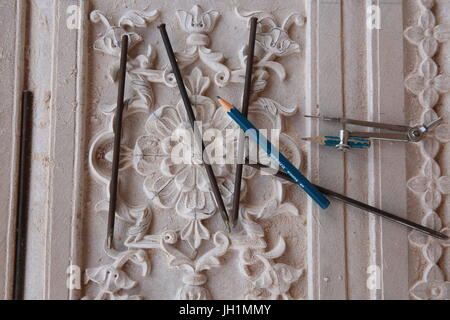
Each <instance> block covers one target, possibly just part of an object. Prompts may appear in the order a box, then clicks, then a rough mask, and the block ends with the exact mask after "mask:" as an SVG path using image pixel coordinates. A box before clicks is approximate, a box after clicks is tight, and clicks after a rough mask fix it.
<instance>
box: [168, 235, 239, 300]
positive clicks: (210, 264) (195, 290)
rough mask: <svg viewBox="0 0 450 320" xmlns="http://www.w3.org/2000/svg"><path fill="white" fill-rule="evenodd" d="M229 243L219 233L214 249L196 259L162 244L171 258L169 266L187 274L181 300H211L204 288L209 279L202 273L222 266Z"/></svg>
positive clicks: (215, 238)
mask: <svg viewBox="0 0 450 320" xmlns="http://www.w3.org/2000/svg"><path fill="white" fill-rule="evenodd" d="M229 243H230V242H229V240H228V238H227V236H226V235H225V234H223V233H221V232H218V233H216V234H215V235H214V248H212V249H211V250H209V251H208V252H206V253H205V254H204V255H202V256H200V257H198V258H196V257H188V256H187V255H185V254H183V253H182V252H181V251H179V250H178V249H176V248H175V247H173V246H172V245H171V244H168V243H166V242H164V241H162V242H161V247H162V249H163V251H164V252H165V253H166V254H167V255H168V256H169V266H170V267H172V268H177V269H182V270H183V271H184V272H185V276H184V277H183V283H184V287H183V288H181V289H180V290H179V292H178V293H177V298H178V299H179V300H207V299H210V298H211V296H210V294H209V291H208V290H207V289H206V288H204V287H203V285H205V284H206V282H207V277H206V276H205V275H204V274H202V272H203V271H206V270H209V269H211V268H214V267H218V266H220V261H219V257H221V256H223V255H224V254H225V253H226V251H227V249H228V246H229Z"/></svg>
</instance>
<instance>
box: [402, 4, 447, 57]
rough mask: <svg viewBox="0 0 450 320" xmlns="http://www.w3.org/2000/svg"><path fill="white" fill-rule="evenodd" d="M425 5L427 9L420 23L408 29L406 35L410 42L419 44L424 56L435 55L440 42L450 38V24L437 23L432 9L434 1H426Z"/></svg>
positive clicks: (421, 16)
mask: <svg viewBox="0 0 450 320" xmlns="http://www.w3.org/2000/svg"><path fill="white" fill-rule="evenodd" d="M422 3H424V2H422ZM425 6H426V7H427V9H425V10H423V11H422V13H421V15H420V18H419V25H418V26H412V27H409V28H408V29H406V30H405V37H406V39H408V41H409V42H411V43H413V44H415V45H418V46H419V49H420V53H421V55H422V56H423V57H433V56H434V55H435V54H436V52H437V50H438V47H439V42H445V41H448V40H449V39H450V25H436V18H435V17H434V14H433V12H432V11H431V10H430V8H431V7H432V3H431V2H430V3H426V4H425Z"/></svg>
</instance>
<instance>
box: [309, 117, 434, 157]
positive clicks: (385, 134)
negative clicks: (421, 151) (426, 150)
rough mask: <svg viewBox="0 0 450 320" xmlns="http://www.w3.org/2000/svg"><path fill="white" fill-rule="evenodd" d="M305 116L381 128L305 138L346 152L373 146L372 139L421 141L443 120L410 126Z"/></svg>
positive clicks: (342, 131)
mask: <svg viewBox="0 0 450 320" xmlns="http://www.w3.org/2000/svg"><path fill="white" fill-rule="evenodd" d="M305 117H306V118H313V119H318V120H320V121H332V122H337V123H341V124H343V125H347V124H349V125H355V126H360V127H367V128H375V129H380V132H369V131H366V132H364V131H362V132H358V131H350V130H347V129H342V130H341V131H340V133H339V136H338V137H337V136H318V137H311V138H304V139H303V140H305V141H310V142H314V143H318V144H320V145H324V146H328V147H335V148H336V149H338V150H340V151H344V152H346V151H348V150H351V149H367V148H369V147H370V146H371V141H372V140H384V141H399V142H419V141H422V140H423V139H424V138H425V136H426V134H427V133H428V132H430V131H431V130H433V129H434V128H436V127H438V126H439V125H440V124H441V123H442V121H443V118H439V119H436V120H434V121H432V122H430V123H428V124H423V125H419V126H415V127H410V126H402V125H394V124H386V123H380V122H372V121H362V120H354V119H347V118H330V117H320V116H309V115H307V116H305ZM381 130H383V131H381Z"/></svg>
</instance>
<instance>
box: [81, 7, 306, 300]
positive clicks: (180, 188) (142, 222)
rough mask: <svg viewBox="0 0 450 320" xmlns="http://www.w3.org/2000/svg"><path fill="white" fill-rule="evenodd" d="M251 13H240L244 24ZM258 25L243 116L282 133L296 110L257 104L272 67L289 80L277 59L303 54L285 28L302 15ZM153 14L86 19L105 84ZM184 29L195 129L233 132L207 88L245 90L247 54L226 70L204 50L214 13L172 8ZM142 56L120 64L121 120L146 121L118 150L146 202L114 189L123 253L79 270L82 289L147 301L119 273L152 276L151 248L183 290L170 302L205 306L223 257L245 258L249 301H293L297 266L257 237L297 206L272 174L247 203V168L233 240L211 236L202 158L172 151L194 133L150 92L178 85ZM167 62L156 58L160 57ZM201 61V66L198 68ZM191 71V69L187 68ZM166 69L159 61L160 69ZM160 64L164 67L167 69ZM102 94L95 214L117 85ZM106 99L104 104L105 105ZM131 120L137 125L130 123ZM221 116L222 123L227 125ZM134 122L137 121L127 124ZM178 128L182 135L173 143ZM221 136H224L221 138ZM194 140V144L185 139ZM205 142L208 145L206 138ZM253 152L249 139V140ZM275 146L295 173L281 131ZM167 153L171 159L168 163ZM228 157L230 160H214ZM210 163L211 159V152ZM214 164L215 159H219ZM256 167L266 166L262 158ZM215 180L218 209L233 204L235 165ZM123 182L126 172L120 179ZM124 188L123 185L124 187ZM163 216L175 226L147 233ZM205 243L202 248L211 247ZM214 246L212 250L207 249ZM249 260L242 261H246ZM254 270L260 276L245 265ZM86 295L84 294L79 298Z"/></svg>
mask: <svg viewBox="0 0 450 320" xmlns="http://www.w3.org/2000/svg"><path fill="white" fill-rule="evenodd" d="M252 14H255V13H249V14H247V15H246V16H245V19H248V18H249V17H250V16H251V15H252ZM256 14H258V15H259V16H260V17H261V18H262V20H261V21H262V29H261V32H260V33H259V35H258V43H259V44H258V45H259V47H260V49H261V50H260V52H261V53H262V56H257V57H256V66H255V72H254V74H255V77H254V78H255V81H254V92H253V93H254V94H253V95H252V103H251V107H250V117H251V118H252V121H254V122H255V123H256V124H257V125H259V124H261V127H262V126H264V127H266V128H274V129H282V123H283V122H282V117H283V116H291V115H293V114H294V113H295V112H296V111H297V106H289V107H286V106H283V105H282V104H280V103H278V102H277V101H274V100H272V99H269V98H264V97H258V96H257V95H258V94H260V93H262V92H263V91H264V90H265V88H266V86H267V84H268V82H269V80H270V78H271V74H270V73H269V70H272V71H275V73H276V74H277V75H278V76H279V79H281V80H285V79H286V71H285V68H284V67H283V65H282V64H281V63H280V62H276V61H275V60H276V59H278V58H280V59H281V58H283V57H285V56H288V55H291V54H294V53H298V52H300V44H299V43H296V42H295V41H293V40H292V39H291V38H290V37H289V35H288V32H289V29H290V27H291V26H292V25H293V24H297V25H299V26H301V25H303V24H304V21H305V19H304V17H302V16H300V15H298V14H292V15H290V16H289V17H287V18H286V19H285V20H284V22H283V23H282V24H281V25H278V24H277V21H276V20H275V19H274V17H273V16H272V15H271V14H267V13H263V12H259V13H256ZM158 15H159V14H158V11H157V10H146V11H138V10H131V9H129V10H127V11H125V12H124V13H123V14H122V15H121V16H120V17H119V19H118V22H117V24H116V25H114V24H112V23H111V22H110V20H108V18H107V17H106V16H105V15H104V14H103V13H101V12H100V11H93V12H92V13H91V21H92V22H94V23H99V22H101V23H102V25H103V26H104V27H105V28H106V30H105V31H104V32H103V33H102V34H101V35H100V37H99V38H98V39H96V40H95V42H94V49H95V50H96V51H99V52H101V53H103V54H107V55H110V56H113V57H115V58H116V59H115V62H114V63H112V64H111V65H110V66H109V68H110V69H109V80H110V81H111V83H113V84H116V83H117V74H118V69H119V55H120V49H121V43H120V41H121V37H122V36H123V35H124V34H126V35H128V37H129V38H130V48H135V47H136V45H137V44H139V43H140V44H141V45H142V42H144V40H145V39H144V38H143V37H142V36H141V35H140V34H139V33H138V32H137V31H136V30H137V29H139V28H146V27H148V24H149V23H151V22H153V21H155V19H156V18H157V17H158ZM176 16H177V18H178V22H179V24H180V27H181V30H182V31H183V32H184V33H186V48H185V49H184V50H182V51H179V52H177V53H176V55H177V59H178V62H179V65H180V67H181V69H182V70H183V71H184V70H187V69H188V68H189V70H190V73H187V74H186V75H185V84H186V87H187V89H188V92H189V95H190V99H191V102H192V105H193V108H194V111H195V114H196V117H197V119H198V120H201V121H202V128H201V129H202V130H203V131H206V130H208V129H214V130H215V131H216V132H225V131H226V129H227V128H234V127H235V125H234V124H233V123H232V120H231V119H229V118H228V117H227V116H226V115H225V114H224V111H223V109H222V108H217V106H216V105H215V103H214V101H213V100H212V99H210V98H209V97H208V94H207V93H208V90H210V89H211V88H210V87H211V86H212V85H215V86H216V87H225V86H228V85H229V84H232V83H242V82H243V77H244V74H245V65H246V59H247V57H246V53H245V47H243V49H241V50H240V51H239V61H240V65H239V66H238V67H237V68H231V67H229V66H227V65H226V63H225V61H226V60H225V56H224V55H223V53H221V52H215V51H213V50H212V49H211V48H210V42H211V39H210V35H209V34H210V33H211V32H212V31H213V30H214V28H215V26H216V25H217V23H219V17H220V13H219V12H218V11H215V10H207V11H204V10H203V9H202V8H201V7H200V6H199V5H195V6H193V7H192V9H191V10H190V11H184V10H178V11H177V13H176ZM144 50H146V51H145V52H144V53H143V54H137V55H134V54H133V53H132V52H133V51H132V50H130V52H129V56H128V63H127V80H126V81H127V83H126V87H127V88H129V90H128V91H127V92H126V108H125V112H124V121H125V122H127V121H136V120H135V119H136V118H139V121H142V120H144V121H145V120H146V121H145V125H144V126H143V128H139V129H138V128H136V132H139V133H140V134H141V131H138V130H143V131H144V133H143V135H140V136H136V135H133V138H132V139H129V138H128V137H125V139H124V140H123V141H126V142H124V145H122V146H121V160H120V170H121V172H126V173H127V174H126V176H127V177H129V176H130V175H137V176H136V179H130V180H136V181H139V183H140V185H139V187H133V188H134V189H133V190H137V191H138V192H140V191H142V198H144V202H145V203H142V206H137V207H136V206H134V205H132V204H130V203H128V201H127V200H126V199H125V197H124V195H123V194H121V183H119V194H118V209H117V212H116V215H117V217H118V218H119V219H120V221H121V223H125V224H127V225H128V227H127V236H126V238H125V240H124V241H123V245H122V244H121V247H122V248H124V250H123V251H116V250H107V249H105V253H106V255H107V256H108V257H109V258H110V259H111V260H112V262H111V263H109V264H106V265H104V266H101V267H96V268H91V269H88V270H87V271H86V282H87V283H90V284H91V285H95V286H97V287H98V288H99V291H98V294H97V295H96V296H95V297H93V298H95V299H141V298H144V297H141V296H135V295H129V294H128V293H127V291H128V290H130V289H133V288H136V287H137V286H138V283H137V281H136V280H134V278H133V275H132V274H131V272H129V271H128V270H127V268H125V266H126V265H127V264H135V265H138V266H140V267H141V269H142V274H143V276H150V261H149V256H150V250H158V251H162V252H164V253H165V254H166V256H167V258H168V260H167V263H168V266H169V267H171V268H174V269H179V270H181V271H182V272H183V280H182V286H181V287H180V288H179V289H178V291H177V292H176V293H174V296H176V298H178V299H193V300H194V299H195V300H197V299H210V298H212V297H211V294H210V292H209V290H208V289H207V287H206V284H207V282H208V270H210V269H212V268H217V267H220V265H221V261H220V259H219V258H220V257H223V256H225V255H226V254H227V253H228V252H229V251H230V250H237V251H238V252H239V253H242V255H240V258H239V263H240V264H241V265H242V268H243V269H242V270H244V269H245V270H246V271H243V276H244V277H245V278H246V279H247V280H248V281H249V283H250V284H251V286H252V290H251V291H249V292H248V294H247V295H246V297H247V298H249V299H257V298H267V297H269V298H272V299H276V298H284V299H288V298H291V297H290V294H289V289H290V287H291V285H292V284H293V283H295V282H296V281H297V280H298V279H299V278H300V277H301V276H302V274H303V272H304V270H303V269H296V268H293V267H291V266H288V265H286V264H282V263H277V262H276V260H277V259H278V258H279V257H280V256H281V255H282V254H283V253H284V251H285V249H286V243H285V242H284V239H283V238H280V240H279V242H278V245H277V246H275V247H274V248H273V249H271V250H266V247H267V244H266V242H265V240H264V236H265V235H264V232H263V230H262V228H261V227H260V226H259V225H258V221H259V220H262V219H271V218H272V217H274V216H276V215H281V214H289V215H298V209H297V208H296V207H295V206H294V205H293V204H291V203H289V202H286V201H285V199H284V186H285V183H284V182H281V181H279V180H278V179H275V178H273V177H264V179H266V180H267V190H266V191H267V194H271V197H267V198H265V199H264V200H263V201H260V202H259V203H257V204H253V205H249V204H246V203H245V197H246V195H247V181H248V180H249V179H252V178H253V177H255V176H256V172H255V170H254V169H249V168H246V169H245V170H244V180H243V184H242V188H243V189H242V193H241V195H242V204H241V208H242V210H244V212H243V215H244V219H243V220H244V221H243V224H244V230H243V231H242V232H240V233H237V234H233V235H232V236H230V237H231V238H232V239H230V238H229V237H228V236H227V235H225V234H223V233H222V232H220V231H219V232H217V231H213V230H212V229H211V223H208V222H207V221H208V220H209V219H212V217H213V216H214V213H215V211H216V205H215V202H214V200H213V197H212V194H211V192H210V189H209V182H208V179H207V177H206V175H205V172H204V169H203V166H202V165H201V160H202V158H201V152H200V150H195V149H194V151H193V152H192V153H189V154H179V153H175V151H177V150H176V148H175V147H176V146H183V145H184V144H185V143H189V142H190V141H189V140H183V139H182V138H186V135H185V134H184V133H185V132H186V131H184V130H183V129H187V131H188V132H190V131H191V128H190V122H189V121H188V119H187V116H186V111H185V108H184V106H183V104H182V102H181V101H180V102H179V103H177V104H174V105H162V106H160V107H157V108H155V101H156V100H157V99H156V98H157V97H156V96H155V93H154V92H153V90H152V86H153V84H160V85H163V86H165V87H166V89H167V90H174V91H173V92H174V94H178V91H176V90H175V89H174V88H175V87H176V86H177V83H176V81H175V77H174V75H173V74H172V73H171V72H172V71H171V70H170V68H168V67H165V68H161V69H158V68H155V65H156V63H155V60H156V51H155V50H154V47H152V46H151V45H148V46H146V49H144ZM164 58H165V56H163V57H160V60H162V59H164ZM198 62H200V63H198ZM194 63H196V65H194V66H193V64H194ZM163 65H164V64H163ZM166 65H167V64H166ZM202 67H206V68H207V69H209V70H212V71H213V75H212V76H211V77H210V76H209V74H208V72H205V71H204V70H202ZM110 87H111V89H110V91H108V92H105V95H104V96H105V97H107V99H102V101H101V103H100V104H99V107H100V111H101V113H102V115H103V116H104V117H105V119H106V127H105V128H104V129H103V130H102V131H101V132H100V133H99V134H98V135H97V137H95V138H94V140H93V141H92V142H91V146H90V153H89V167H90V170H91V172H92V175H93V177H94V178H95V179H96V180H97V181H98V182H99V183H100V184H101V185H102V186H103V190H104V193H105V195H106V199H103V200H102V201H100V202H99V203H98V204H97V205H96V209H97V211H99V212H104V211H106V210H107V209H108V199H107V198H108V194H109V179H110V177H109V175H110V166H111V160H112V151H111V146H112V140H113V136H114V135H113V121H114V111H115V109H116V105H115V101H110V100H111V99H110V98H111V97H115V95H116V90H117V88H116V87H115V86H110ZM108 99H109V100H108ZM132 119H134V120H132ZM224 119H226V121H224ZM133 124H134V123H133ZM177 130H183V131H182V132H183V134H182V135H181V134H180V135H179V136H178V138H179V139H178V140H177V139H174V138H177V136H176V134H175V135H174V133H177ZM225 136H226V137H228V133H226V135H225ZM236 138H237V137H234V136H233V139H230V140H226V142H227V143H228V144H227V153H230V152H228V151H230V150H232V149H231V148H234V144H235V143H236ZM191 139H192V137H191ZM205 140H206V139H205ZM208 142H210V141H207V140H206V141H205V144H206V152H207V153H208V154H212V153H213V150H214V143H217V141H215V140H214V141H211V142H210V143H208ZM250 143H251V144H253V145H254V143H253V142H250ZM280 149H281V150H282V152H283V153H285V154H286V155H287V156H288V157H289V158H290V159H291V160H292V161H293V163H294V164H295V165H296V166H297V167H301V162H302V161H301V154H300V151H299V150H298V147H297V146H296V144H295V143H294V141H293V140H292V139H291V138H290V137H289V136H287V135H286V134H283V133H282V134H281V135H280ZM174 153H175V154H176V155H178V157H173V155H174ZM221 156H222V157H224V158H225V157H226V156H227V155H221ZM177 158H178V159H180V158H183V160H185V161H186V160H189V164H186V163H185V162H183V163H180V162H177V161H175V160H176V159H177ZM216 158H217V155H216ZM219 158H220V156H219ZM260 160H261V161H263V162H264V161H267V162H268V164H270V161H269V160H270V159H269V158H268V157H267V156H266V155H263V154H260ZM214 170H215V174H216V176H217V178H218V182H219V185H220V188H221V193H222V196H223V197H224V200H225V203H226V204H230V202H231V196H232V190H233V179H234V172H233V170H234V166H230V165H226V164H221V163H218V164H215V165H214ZM124 176H125V175H124ZM127 187H129V186H127ZM151 208H153V210H154V211H156V210H157V211H158V213H159V212H161V213H164V214H167V215H169V214H174V216H176V218H177V219H178V220H177V222H180V221H181V224H179V225H176V226H170V227H168V228H167V229H165V230H164V231H162V232H161V233H156V234H153V233H150V232H149V229H150V225H151V222H152V210H151ZM208 245H209V246H208ZM211 245H212V246H211ZM247 253H251V254H252V255H253V254H255V257H256V258H255V260H252V261H249V260H248V259H247V257H246V254H247ZM246 259H247V260H246ZM253 267H258V268H259V270H258V273H253V271H252V268H253ZM86 298H89V299H90V298H91V297H86Z"/></svg>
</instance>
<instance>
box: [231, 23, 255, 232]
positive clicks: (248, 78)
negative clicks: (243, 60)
mask: <svg viewBox="0 0 450 320" xmlns="http://www.w3.org/2000/svg"><path fill="white" fill-rule="evenodd" d="M257 27H258V18H256V17H253V18H251V20H250V38H249V42H248V54H247V70H246V74H245V85H244V97H243V99H242V114H243V115H244V117H247V116H248V109H249V105H250V96H251V93H252V80H253V62H254V60H255V59H254V58H255V44H256V31H257ZM244 139H245V138H244V134H243V132H241V134H240V136H239V146H238V159H244V146H245V140H244ZM240 161H242V160H240ZM243 167H244V166H243V165H242V164H241V163H238V165H237V166H236V175H235V179H234V193H233V211H232V214H231V221H232V223H233V226H236V224H237V221H238V219H239V207H240V202H241V185H242V172H243Z"/></svg>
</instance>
